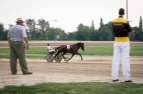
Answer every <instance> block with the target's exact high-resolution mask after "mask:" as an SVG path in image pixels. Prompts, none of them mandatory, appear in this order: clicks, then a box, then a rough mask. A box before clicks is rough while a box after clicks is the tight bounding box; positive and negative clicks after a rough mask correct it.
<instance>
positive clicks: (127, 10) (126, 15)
mask: <svg viewBox="0 0 143 94" xmlns="http://www.w3.org/2000/svg"><path fill="white" fill-rule="evenodd" d="M126 19H128V0H126Z"/></svg>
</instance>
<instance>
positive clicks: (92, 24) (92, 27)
mask: <svg viewBox="0 0 143 94" xmlns="http://www.w3.org/2000/svg"><path fill="white" fill-rule="evenodd" d="M91 29H92V30H95V26H94V21H93V20H92V23H91Z"/></svg>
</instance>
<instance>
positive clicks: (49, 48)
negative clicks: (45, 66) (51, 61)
mask: <svg viewBox="0 0 143 94" xmlns="http://www.w3.org/2000/svg"><path fill="white" fill-rule="evenodd" d="M47 50H48V52H49V53H51V54H53V53H54V52H55V49H53V48H52V47H51V46H50V43H47Z"/></svg>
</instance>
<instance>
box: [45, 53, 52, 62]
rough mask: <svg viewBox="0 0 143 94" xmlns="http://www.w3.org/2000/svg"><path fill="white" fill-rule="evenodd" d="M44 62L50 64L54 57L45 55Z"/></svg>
mask: <svg viewBox="0 0 143 94" xmlns="http://www.w3.org/2000/svg"><path fill="white" fill-rule="evenodd" d="M46 61H47V62H48V63H52V62H53V61H54V56H53V55H52V54H47V56H46Z"/></svg>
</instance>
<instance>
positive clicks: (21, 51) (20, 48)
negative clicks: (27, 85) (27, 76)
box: [10, 41, 28, 74]
mask: <svg viewBox="0 0 143 94" xmlns="http://www.w3.org/2000/svg"><path fill="white" fill-rule="evenodd" d="M17 59H19V62H20V67H21V70H22V73H27V72H28V68H27V62H26V59H25V48H24V43H23V42H19V41H10V68H11V73H12V74H16V73H17Z"/></svg>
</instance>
